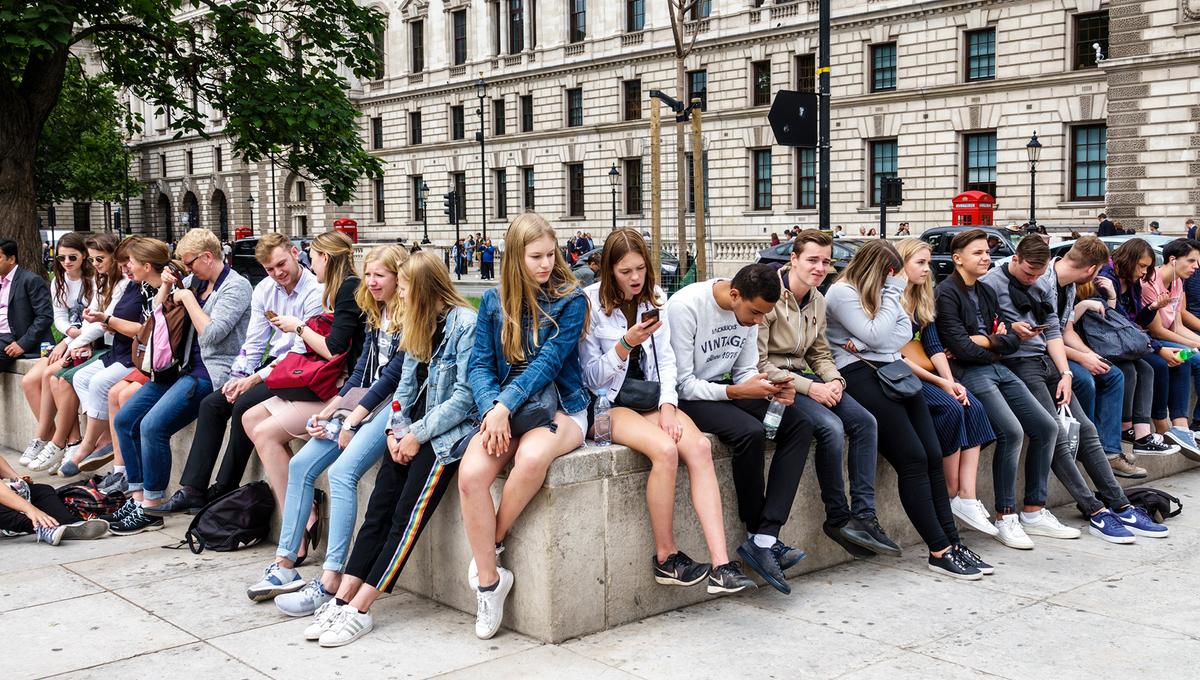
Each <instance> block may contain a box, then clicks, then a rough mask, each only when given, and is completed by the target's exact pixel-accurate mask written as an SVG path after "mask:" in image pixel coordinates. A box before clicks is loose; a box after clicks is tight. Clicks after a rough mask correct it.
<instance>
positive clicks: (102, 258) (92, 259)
mask: <svg viewBox="0 0 1200 680" xmlns="http://www.w3.org/2000/svg"><path fill="white" fill-rule="evenodd" d="M107 259H108V258H107V257H105V256H103V255H101V256H99V257H89V258H88V260H89V261H90V262H91V263H92V264H100V263H101V262H104V261H105V260H107Z"/></svg>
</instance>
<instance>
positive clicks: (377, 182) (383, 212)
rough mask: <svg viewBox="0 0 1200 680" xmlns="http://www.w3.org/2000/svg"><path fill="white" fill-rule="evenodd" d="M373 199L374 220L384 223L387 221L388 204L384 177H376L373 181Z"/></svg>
mask: <svg viewBox="0 0 1200 680" xmlns="http://www.w3.org/2000/svg"><path fill="white" fill-rule="evenodd" d="M371 198H372V202H373V203H374V208H375V211H374V214H373V216H374V218H375V222H377V223H382V222H385V221H386V220H387V203H386V201H385V200H384V199H385V198H386V194H385V187H384V184H383V178H382V177H375V178H373V179H372V180H371Z"/></svg>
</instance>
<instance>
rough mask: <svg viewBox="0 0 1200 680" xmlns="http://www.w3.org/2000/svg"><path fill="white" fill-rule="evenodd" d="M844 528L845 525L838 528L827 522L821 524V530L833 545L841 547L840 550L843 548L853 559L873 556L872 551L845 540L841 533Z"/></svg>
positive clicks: (847, 539)
mask: <svg viewBox="0 0 1200 680" xmlns="http://www.w3.org/2000/svg"><path fill="white" fill-rule="evenodd" d="M844 527H845V525H842V526H840V527H839V526H837V525H834V524H830V523H829V522H824V523H822V524H821V530H822V531H824V532H825V535H826V536H828V537H829V538H830V539H831V540H832V541H833V542H834V543H837V544H838V545H840V546H842V548H844V549H845V550H846V552H848V553H850V555H851V556H853V557H854V558H855V559H860V560H865V559H867V558H868V557H874V556H875V551H874V550H869V549H867V548H864V547H862V546H861V545H858V544H857V543H854V542H853V541H851V540H850V539H849V538H847V537H846V535H845V534H844V533H842V529H843V528H844Z"/></svg>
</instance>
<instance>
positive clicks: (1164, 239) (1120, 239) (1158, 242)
mask: <svg viewBox="0 0 1200 680" xmlns="http://www.w3.org/2000/svg"><path fill="white" fill-rule="evenodd" d="M1133 238H1140V239H1142V240H1143V241H1145V242H1147V243H1149V244H1150V247H1151V248H1153V249H1154V259H1155V264H1156V265H1158V264H1162V262H1163V257H1162V250H1163V246H1165V245H1167V244H1168V243H1170V242H1171V241H1174V240H1176V239H1178V238H1181V237H1179V236H1164V235H1162V234H1120V235H1117V236H1101V237H1100V240H1101V241H1103V242H1104V245H1106V246H1108V252H1110V253H1111V252H1112V251H1114V250H1116V249H1117V247H1118V246H1120V245H1121V244H1122V243H1124V242H1126V241H1128V240H1129V239H1133ZM1074 243H1075V241H1074V240H1071V241H1063V242H1062V243H1055V244H1053V245H1051V246H1050V256H1051V257H1062V256H1063V255H1066V254H1067V251H1068V250H1070V249H1071V246H1072V245H1074ZM1011 259H1012V256H1011V255H1010V256H1008V257H1003V258H1000V259H999V260H996V261H995V263H994V264H995V266H997V267H999V266H1000V265H1002V264H1005V263H1007V262H1008V261H1009V260H1011Z"/></svg>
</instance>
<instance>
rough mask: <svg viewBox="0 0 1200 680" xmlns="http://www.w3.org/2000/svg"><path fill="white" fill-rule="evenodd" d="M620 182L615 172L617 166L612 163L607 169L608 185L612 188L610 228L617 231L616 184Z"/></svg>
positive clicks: (619, 174) (619, 175)
mask: <svg viewBox="0 0 1200 680" xmlns="http://www.w3.org/2000/svg"><path fill="white" fill-rule="evenodd" d="M620 181H621V173H620V172H619V171H618V170H617V164H616V162H615V161H614V162H613V164H612V167H611V168H609V169H608V184H609V186H610V187H611V188H612V228H613V231H616V230H617V184H618V183H620Z"/></svg>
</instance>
